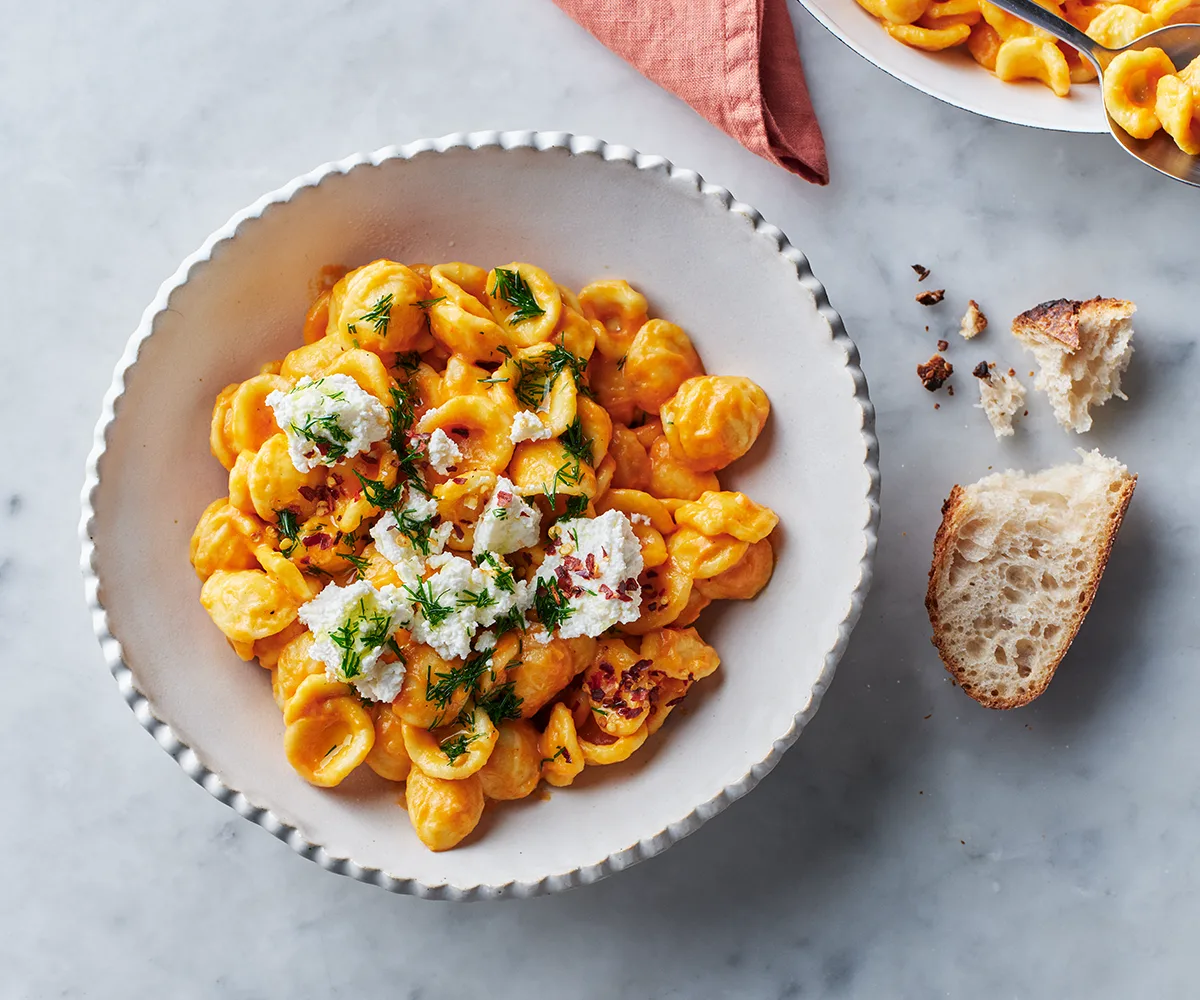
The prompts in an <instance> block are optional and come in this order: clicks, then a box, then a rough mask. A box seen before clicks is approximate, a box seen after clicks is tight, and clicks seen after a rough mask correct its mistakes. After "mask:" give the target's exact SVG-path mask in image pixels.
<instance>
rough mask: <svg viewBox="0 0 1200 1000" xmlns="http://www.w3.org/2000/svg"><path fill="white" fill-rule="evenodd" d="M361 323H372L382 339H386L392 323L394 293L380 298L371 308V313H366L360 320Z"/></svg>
mask: <svg viewBox="0 0 1200 1000" xmlns="http://www.w3.org/2000/svg"><path fill="white" fill-rule="evenodd" d="M359 322H360V323H370V324H371V325H372V326H374V327H375V332H376V333H377V334H379V336H381V337H386V336H387V332H388V327H389V326H390V325H391V322H392V293H391V292H388V293H387V295H383V296H380V298H379V299H378V300H377V301H376V303H375V304H374V305H373V306H371V309H370V311H369V312H367V313H364V314H363V316H362V318H361V319H359Z"/></svg>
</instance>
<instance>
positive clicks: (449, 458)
mask: <svg viewBox="0 0 1200 1000" xmlns="http://www.w3.org/2000/svg"><path fill="white" fill-rule="evenodd" d="M425 454H426V457H427V458H428V459H429V465H430V467H431V468H432V469H433V471H434V472H436V473H437V474H438V475H440V476H445V475H448V474H449V472H450V470H451V469H452V468H453V467H454V464H455V463H456V462H459V461H461V460H462V457H463V456H462V449H460V448H459V447H458V445H457V444H455V443H454V439H453V438H451V437H450V435H449V434H447V433H446V432H445V431H444V430H442V429H441V428H440V427H439V428H437V430H435V431H434V432H433V433H432V434H430V435H429V444H428V445H426V452H425Z"/></svg>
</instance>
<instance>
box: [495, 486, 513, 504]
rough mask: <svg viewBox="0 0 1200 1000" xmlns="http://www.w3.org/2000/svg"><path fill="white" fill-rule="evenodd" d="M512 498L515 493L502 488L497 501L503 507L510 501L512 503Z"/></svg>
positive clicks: (497, 495)
mask: <svg viewBox="0 0 1200 1000" xmlns="http://www.w3.org/2000/svg"><path fill="white" fill-rule="evenodd" d="M512 499H513V495H512V494H511V493H510V492H509V491H508V490H500V492H498V493H497V494H496V503H498V504H499V505H500V506H501V507H507V506H508V505H509V504H510V503H512Z"/></svg>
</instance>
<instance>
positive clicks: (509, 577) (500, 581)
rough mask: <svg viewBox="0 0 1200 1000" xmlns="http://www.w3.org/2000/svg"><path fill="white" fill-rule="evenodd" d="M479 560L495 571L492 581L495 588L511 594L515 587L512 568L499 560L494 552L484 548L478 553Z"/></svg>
mask: <svg viewBox="0 0 1200 1000" xmlns="http://www.w3.org/2000/svg"><path fill="white" fill-rule="evenodd" d="M479 561H480V562H481V563H486V564H487V565H488V566H491V567H492V569H494V570H495V571H496V572H495V577H494V582H495V584H496V589H497V590H502V591H504V593H506V594H511V593H513V592H514V591H515V590H516V589H517V584H516V581H515V580H514V579H513V571H512V569H511V568H510V567H508V566H506V565H505V564H504V563H503V562H501V561H500V557H499V556H497V555H496V554H495V553H493V552H489V551H488V550H487V549H484V551H483V552H481V553H479Z"/></svg>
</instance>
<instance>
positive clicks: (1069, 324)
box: [1012, 298, 1137, 434]
mask: <svg viewBox="0 0 1200 1000" xmlns="http://www.w3.org/2000/svg"><path fill="white" fill-rule="evenodd" d="M1136 309H1137V307H1136V306H1135V305H1134V304H1133V303H1132V302H1127V301H1125V300H1124V299H1101V298H1096V299H1091V300H1090V301H1088V302H1069V301H1067V300H1065V299H1060V300H1058V301H1056V302H1045V303H1043V304H1042V305H1040V306H1037V307H1035V308H1033V309H1030V310H1029V311H1028V312H1025V313H1022V314H1021V315H1020V316H1018V317H1017V318H1016V319H1015V320H1013V327H1012V330H1013V334H1014V335H1015V336H1016V338H1017V339H1018V340H1020V341H1021V343H1022V344H1023V345H1024V346H1025V347H1027V348H1028V349H1029V350H1030V351H1032V352H1033V356H1034V358H1035V359H1036V360H1037V363H1038V367H1039V369H1040V370H1039V371H1038V374H1037V378H1036V380H1035V381H1034V386H1035V388H1037V389H1040V390H1042V391H1043V392H1045V393H1046V395H1047V396H1049V398H1050V404H1051V406H1053V408H1054V416H1055V417H1056V418H1057V419H1058V422H1059V423H1060V424H1062V425H1063V426H1064V427H1065V428H1067V430H1072V431H1075V432H1076V433H1080V434H1081V433H1083V432H1084V431H1087V430H1089V429H1090V428H1091V426H1092V415H1091V412H1090V407H1092V406H1101V405H1103V404H1104V403H1105V402H1106V401H1107V400H1109V399H1111V398H1112V397H1113V396H1116V397H1118V398H1119V399H1125V398H1126V397H1125V394H1124V393H1122V392H1121V375H1122V373H1123V372H1124V371H1125V369H1126V368H1127V367H1128V366H1129V361H1130V359H1131V358H1132V357H1133V342H1132V341H1133V323H1132V322H1131V317H1132V316H1133V313H1134V311H1135V310H1136Z"/></svg>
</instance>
